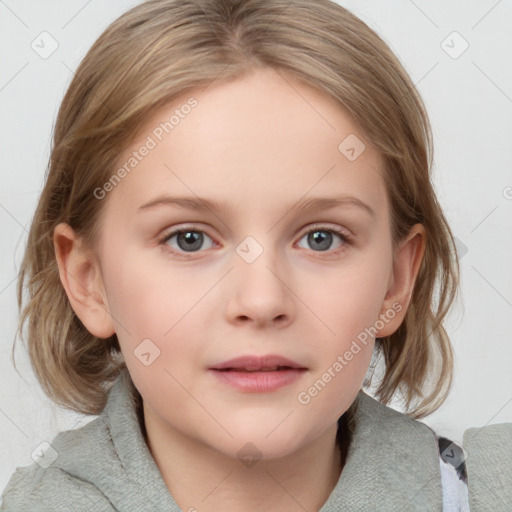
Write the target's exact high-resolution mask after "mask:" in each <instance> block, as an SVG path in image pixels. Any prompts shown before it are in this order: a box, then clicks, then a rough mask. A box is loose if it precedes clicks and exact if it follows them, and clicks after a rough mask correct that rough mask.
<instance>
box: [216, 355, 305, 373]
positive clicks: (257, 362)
mask: <svg viewBox="0 0 512 512" xmlns="http://www.w3.org/2000/svg"><path fill="white" fill-rule="evenodd" d="M210 369H211V370H218V371H238V372H240V371H245V372H272V371H280V370H290V369H300V370H306V369H307V368H305V367H304V366H302V365H301V364H299V363H297V362H295V361H292V360H291V359H288V358H286V357H282V356H279V355H266V356H241V357H236V358H234V359H230V360H229V361H224V362H222V363H219V364H216V365H214V366H212V367H211V368H210Z"/></svg>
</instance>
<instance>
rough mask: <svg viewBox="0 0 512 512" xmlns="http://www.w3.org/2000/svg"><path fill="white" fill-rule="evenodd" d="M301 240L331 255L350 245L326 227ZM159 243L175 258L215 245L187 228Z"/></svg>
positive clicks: (316, 228) (342, 235)
mask: <svg viewBox="0 0 512 512" xmlns="http://www.w3.org/2000/svg"><path fill="white" fill-rule="evenodd" d="M336 237H337V238H338V239H339V240H340V242H338V245H336V247H334V248H333V247H332V244H333V243H334V242H335V241H336ZM303 239H306V243H307V244H308V245H309V246H310V247H303V248H305V249H308V248H311V249H312V250H313V252H329V253H332V252H335V251H334V250H333V249H337V248H339V247H343V246H345V245H347V244H350V235H349V234H348V233H344V232H342V231H340V230H338V229H334V228H332V227H327V226H314V227H313V229H310V230H309V231H308V232H306V233H305V234H304V235H303V236H302V237H301V238H300V241H301V240H303ZM205 241H206V242H208V241H209V243H207V246H206V247H204V243H205ZM159 243H160V245H163V246H165V247H166V249H168V250H169V251H171V252H172V253H174V254H176V255H177V256H184V255H185V254H186V253H195V252H201V250H202V249H211V248H212V247H214V246H215V245H216V244H215V242H214V241H213V240H212V239H211V238H210V237H209V236H208V235H207V234H206V233H205V232H204V231H201V230H199V229H193V228H187V227H185V228H181V229H177V230H174V231H172V232H171V233H168V234H166V235H164V236H163V237H162V239H161V240H160V242H159ZM299 246H300V245H299ZM300 247H302V246H300ZM184 257H186V256H184Z"/></svg>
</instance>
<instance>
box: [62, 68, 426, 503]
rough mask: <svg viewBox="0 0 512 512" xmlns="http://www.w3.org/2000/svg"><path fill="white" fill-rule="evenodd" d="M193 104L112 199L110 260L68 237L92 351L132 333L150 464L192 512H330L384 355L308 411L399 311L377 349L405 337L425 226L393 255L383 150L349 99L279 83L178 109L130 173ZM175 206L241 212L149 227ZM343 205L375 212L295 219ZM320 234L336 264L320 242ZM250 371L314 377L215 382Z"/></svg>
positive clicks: (104, 240)
mask: <svg viewBox="0 0 512 512" xmlns="http://www.w3.org/2000/svg"><path fill="white" fill-rule="evenodd" d="M283 76H285V75H283ZM290 83H293V88H292V87H290ZM190 96H194V97H195V98H196V99H197V100H198V105H197V107H196V108H195V109H194V110H192V112H191V113H190V114H189V115H188V116H187V117H185V118H184V119H182V120H181V122H180V123H179V124H178V125H177V126H176V127H175V128H174V130H173V131H172V133H170V134H168V135H167V136H165V137H164V138H163V139H162V141H159V142H158V144H157V146H156V147H155V148H154V149H152V150H151V151H150V152H149V154H148V155H147V156H145V157H144V159H143V160H142V161H141V162H140V163H138V165H137V167H136V168H135V169H134V170H133V171H132V172H131V173H130V174H129V175H127V176H126V177H125V178H124V179H123V180H122V181H121V183H119V184H118V185H117V186H116V187H115V189H114V190H112V191H111V192H109V193H108V195H107V197H106V198H105V199H104V201H105V204H104V205H103V210H102V217H101V228H100V236H99V239H98V240H97V243H96V245H95V247H94V249H91V250H88V249H87V248H85V247H83V244H82V243H81V240H80V238H79V237H77V236H76V234H75V233H74V232H73V230H72V229H71V228H70V227H69V226H68V225H66V224H60V225H59V226H57V228H56V230H55V235H54V242H55V249H56V254H57V259H58V263H59V269H60V273H61V280H62V283H63V286H64V287H65V289H66V292H67V294H68V297H69V300H70V302H71V305H72V307H73V309H74V311H75V312H76V314H77V315H78V317H79V318H80V319H81V321H82V322H83V323H84V325H85V326H86V327H87V329H88V330H89V331H90V332H91V333H92V334H94V335H96V336H99V337H103V338H106V337H108V336H110V335H112V334H113V333H116V334H117V337H118V339H119V342H120V345H121V349H122V353H123V356H124V359H125V361H126V364H127V367H128V369H129V371H130V375H131V377H132V379H133V381H134V383H135V385H136V387H137V389H138V390H139V392H140V393H141V395H142V398H143V401H144V422H145V425H146V429H147V432H148V445H149V448H150V451H151V453H152V455H153V458H154V459H155V462H156V464H157V466H158V468H159V470H160V472H161V474H162V477H163V479H164V481H165V482H166V484H167V487H168V488H169V491H170V492H171V494H172V495H173V497H174V499H175V500H176V502H177V503H178V505H179V506H180V507H181V508H182V509H183V510H189V509H190V510H193V509H192V507H194V508H196V509H197V510H201V511H211V512H215V511H221V510H245V511H253V510H254V511H256V510H268V511H274V510H275V511H277V510H279V511H292V510H293V511H295V510H302V509H305V510H318V509H319V508H320V507H321V506H322V504H323V503H325V501H326V500H327V498H328V496H329V494H330V493H331V491H332V489H333V488H334V486H335V485H336V483H337V481H338V478H339V476H340V462H341V461H340V456H339V451H338V450H337V448H336V446H335V436H336V431H337V420H338V418H339V417H340V416H341V415H342V414H343V413H344V412H345V411H346V410H347V409H348V407H349V406H350V404H351V403H352V402H353V401H354V400H355V398H356V396H357V393H358V391H359V390H360V388H361V385H362V382H363V380H364V377H365V374H366V371H367V369H368V366H369V363H370V360H371V355H372V350H373V346H374V339H373V338H371V339H369V340H368V342H367V343H366V345H363V344H360V346H361V350H360V351H359V352H358V353H357V355H355V356H354V357H353V359H352V360H350V361H349V362H348V363H347V364H346V366H345V367H344V368H343V370H342V371H341V372H339V373H337V374H336V377H334V378H332V380H331V381H330V382H329V383H328V384H327V385H326V386H325V388H324V389H323V390H322V391H321V392H319V393H318V394H317V395H316V396H314V397H313V398H311V400H310V401H309V403H307V404H302V403H300V402H299V401H298V399H297V397H298V394H299V393H300V392H303V391H304V390H307V389H308V388H309V387H310V386H312V385H313V383H314V382H315V381H317V380H318V379H320V378H321V377H322V375H323V374H324V373H325V372H326V371H327V369H328V368H329V367H332V366H333V363H334V362H335V361H336V360H337V357H338V356H339V355H342V354H344V353H345V352H346V351H347V350H348V349H349V347H350V346H351V343H352V342H353V340H355V339H356V337H357V335H358V334H359V333H361V332H362V331H364V329H365V328H368V327H370V326H373V325H374V324H375V322H376V321H377V320H378V319H379V315H382V314H385V313H386V311H389V310H390V308H392V305H393V304H396V303H398V304H400V305H402V308H401V310H400V312H396V314H395V315H394V317H393V318H392V319H390V320H389V321H388V322H387V323H385V325H384V327H383V328H382V329H380V331H379V332H378V334H377V336H380V337H383V336H387V335H390V334H392V333H393V332H394V331H395V330H396V329H397V328H398V326H399V325H400V323H401V322H402V320H403V318H404V315H405V312H406V309H407V306H408V304H409V301H410V297H411V293H412V289H413V285H414V280H415V278H416V275H417V272H418V269H419V265H420V262H421V259H422V257H423V252H424V244H425V233H424V230H423V228H422V226H420V225H416V226H414V227H413V229H412V230H411V232H410V233H409V235H408V237H407V238H406V239H405V240H404V241H403V242H402V243H401V245H400V247H399V250H397V251H396V252H395V253H393V249H392V244H391V230H390V219H389V212H388V208H389V204H388V198H387V194H386V189H385V186H384V181H383V177H382V176H383V172H384V171H383V169H382V161H381V158H380V156H379V154H378V153H377V151H376V150H375V149H374V148H373V147H372V146H371V144H370V142H369V141H368V140H366V139H365V138H364V134H363V133H361V131H360V130H359V129H358V128H357V127H356V126H355V125H354V124H353V123H352V121H351V120H350V118H349V117H348V115H347V113H346V112H345V111H344V110H343V109H342V108H341V107H340V106H339V105H338V104H336V103H335V102H334V101H333V100H331V99H330V98H328V97H326V96H324V95H322V94H321V93H319V92H317V91H316V90H314V89H312V88H310V87H309V86H306V85H304V84H300V83H298V82H293V80H292V78H290V77H288V78H287V81H285V80H283V78H282V77H281V76H280V75H279V74H277V73H276V72H275V71H272V70H268V69H265V70H258V71H257V72H254V73H252V74H250V75H248V76H245V77H242V78H239V79H237V80H234V81H231V82H225V83H214V84H212V85H211V86H210V87H208V88H207V89H206V90H205V91H199V90H198V91H195V92H194V93H190V94H187V95H185V96H183V97H182V98H179V99H177V100H176V101H175V102H173V103H172V105H169V106H166V107H164V108H162V109H161V110H160V111H159V112H158V113H157V114H156V115H155V116H154V117H153V118H152V119H150V120H149V121H148V123H147V125H146V126H145V127H144V128H143V129H142V130H141V132H140V137H138V138H137V140H136V142H135V143H134V144H133V145H132V146H130V148H129V149H128V150H127V151H126V152H125V154H123V155H121V157H120V159H119V164H120V165H122V162H125V161H126V160H127V158H128V157H129V155H130V154H131V153H132V152H133V151H134V150H135V149H137V148H139V147H140V146H141V144H142V143H143V141H144V140H145V139H146V138H147V136H148V135H149V134H151V133H152V130H153V129H154V127H155V126H157V125H158V124H159V123H160V122H163V121H165V120H168V119H169V117H170V115H172V112H173V110H174V109H175V108H177V107H179V106H180V105H183V104H184V103H185V102H186V100H187V99H188V98H189V97H190ZM350 134H355V135H356V136H357V137H358V138H359V139H360V140H362V141H364V143H365V145H366V149H365V151H364V152H363V153H362V154H361V155H360V156H359V157H358V158H357V159H356V160H354V161H349V159H347V158H346V157H345V156H344V155H343V154H342V153H341V152H340V151H339V150H338V145H339V144H340V142H341V141H342V140H344V139H345V138H346V137H347V136H348V135H350ZM163 195H168V196H173V197H175V196H188V197H193V198H196V199H197V197H199V198H207V199H211V200H217V201H223V202H225V203H226V204H227V205H228V208H229V209H227V210H219V211H215V212H212V211H211V210H209V209H205V210H204V211H199V210H198V211H194V210H190V209H184V208H179V207H176V206H172V205H169V204H161V205H159V206H155V207H154V208H147V209H143V210H139V207H140V206H142V205H144V204H146V203H148V202H149V201H152V200H154V199H155V198H159V197H161V196H163ZM335 196H336V197H338V196H344V197H348V196H350V197H353V198H357V199H358V200H359V201H361V202H363V203H365V204H366V205H367V206H369V207H370V209H371V210H372V211H373V213H370V212H369V211H368V210H367V209H366V208H364V207H360V206H357V205H356V204H354V203H351V202H345V203H343V204H342V205H339V206H337V207H335V208H331V209H327V208H325V207H321V208H317V209H312V210H304V211H301V210H300V208H299V207H298V206H295V205H296V203H298V202H303V201H306V200H308V199H311V198H313V197H314V198H331V197H335ZM91 200H97V199H94V198H91ZM315 224H320V225H321V228H315ZM177 228H188V230H189V231H192V232H194V233H197V232H199V233H202V234H203V239H202V243H201V242H199V243H198V244H197V246H195V247H198V248H197V249H194V251H189V252H187V251H186V248H187V242H186V241H183V240H182V239H180V237H179V236H177V235H175V236H174V237H172V238H171V239H169V240H168V241H167V242H164V243H159V240H160V239H162V238H163V237H164V236H165V235H168V234H170V232H171V231H172V230H175V229H177ZM329 229H339V230H341V231H342V232H343V233H345V234H347V235H349V236H350V237H351V238H350V239H349V241H344V239H342V238H340V237H339V235H337V234H335V233H334V232H332V231H328V230H329ZM315 230H316V231H320V232H321V234H323V235H324V236H325V237H327V238H328V240H327V242H324V244H325V245H324V247H326V248H327V249H326V250H323V251H322V250H320V249H319V246H322V245H321V244H320V241H321V240H322V239H319V240H318V241H316V242H315V240H314V239H312V238H311V237H309V238H308V236H307V233H308V231H315ZM326 230H327V231H326ZM329 234H330V235H331V237H330V238H329ZM248 236H250V237H252V238H253V239H254V240H256V241H257V244H258V246H259V247H261V249H262V251H263V252H262V253H261V254H260V255H259V256H258V257H257V258H256V259H255V260H254V261H253V262H251V263H248V262H247V261H246V260H244V259H243V258H242V257H241V256H240V254H239V253H238V252H237V250H236V249H237V247H238V246H239V245H240V243H241V242H242V241H243V240H244V239H245V238H246V237H248ZM329 241H330V244H329ZM251 247H253V246H251ZM253 250H254V248H253V249H251V251H253ZM173 251H174V252H173ZM148 338H149V339H150V340H152V343H154V345H156V346H157V347H158V348H159V350H160V356H159V357H158V358H157V359H155V360H154V362H152V364H150V365H149V366H145V365H144V364H142V363H141V361H140V360H139V359H138V358H137V357H136V356H135V355H134V350H135V349H136V348H137V346H138V345H139V344H140V343H141V341H142V340H145V339H148ZM247 354H256V355H265V354H280V355H282V356H284V357H287V358H289V359H293V360H294V361H297V362H299V363H300V364H301V365H302V366H303V367H305V368H307V370H306V371H304V372H302V374H301V376H300V378H299V379H298V380H296V381H294V382H293V383H291V384H289V385H287V386H284V387H282V388H280V389H277V390H275V391H271V392H244V391H241V390H239V389H234V388H233V387H231V386H229V385H227V384H225V383H224V382H221V381H220V380H219V379H217V378H216V376H215V375H213V374H212V371H209V370H208V369H209V368H211V366H212V365H214V364H216V363H219V362H222V361H226V360H228V359H231V358H234V357H237V356H241V355H247ZM248 442H250V443H252V444H253V445H254V446H256V447H257V450H258V452H259V453H260V454H261V457H262V458H261V459H260V460H259V461H257V462H256V463H255V464H254V465H251V466H250V467H249V466H246V465H245V464H243V463H242V462H241V460H240V459H239V457H238V456H237V452H238V451H239V450H240V449H241V448H242V447H244V446H245V445H246V443H248Z"/></svg>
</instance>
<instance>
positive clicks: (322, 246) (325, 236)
mask: <svg viewBox="0 0 512 512" xmlns="http://www.w3.org/2000/svg"><path fill="white" fill-rule="evenodd" d="M333 234H334V235H335V236H336V237H338V238H339V239H341V241H342V243H340V244H339V245H338V246H337V247H334V249H336V248H338V247H340V246H343V245H345V244H346V243H348V242H349V236H348V235H347V234H346V233H342V232H341V231H339V230H337V229H333V228H327V227H325V226H316V227H315V228H313V229H310V230H309V231H308V232H307V233H305V235H304V236H303V237H302V238H301V240H302V239H304V238H307V243H308V244H309V245H310V246H311V247H312V248H313V249H314V250H315V251H314V252H325V251H328V250H329V249H331V248H332V247H331V246H332V243H333V240H334V238H333ZM306 249H307V247H306Z"/></svg>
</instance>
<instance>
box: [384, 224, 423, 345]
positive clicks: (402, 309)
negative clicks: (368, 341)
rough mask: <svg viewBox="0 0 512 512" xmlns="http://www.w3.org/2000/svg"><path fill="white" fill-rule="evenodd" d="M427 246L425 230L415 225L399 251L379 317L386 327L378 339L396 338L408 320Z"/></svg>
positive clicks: (395, 256)
mask: <svg viewBox="0 0 512 512" xmlns="http://www.w3.org/2000/svg"><path fill="white" fill-rule="evenodd" d="M425 244H426V232H425V228H424V226H423V225H422V224H415V225H414V226H413V227H412V228H411V229H410V231H409V234H408V235H407V237H406V238H405V239H404V241H403V242H401V244H400V246H399V247H398V248H397V250H396V252H395V255H394V258H393V269H392V273H391V276H390V279H389V285H388V290H387V292H386V297H385V299H384V302H383V304H382V309H381V312H380V313H381V314H380V317H379V318H381V319H382V318H385V319H386V322H381V323H384V327H383V328H382V329H379V331H378V332H377V335H376V338H384V337H386V336H390V335H391V334H393V333H394V332H395V331H396V330H397V329H398V327H399V326H400V324H401V323H402V321H403V319H404V318H405V314H406V313H407V308H408V307H409V303H410V301H411V297H412V292H413V290H414V283H415V282H416V277H417V275H418V271H419V269H420V266H421V262H422V260H423V255H424V253H425ZM391 311H393V312H394V314H393V316H391V314H390V312H391Z"/></svg>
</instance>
